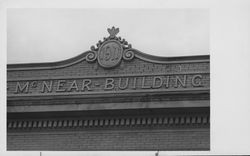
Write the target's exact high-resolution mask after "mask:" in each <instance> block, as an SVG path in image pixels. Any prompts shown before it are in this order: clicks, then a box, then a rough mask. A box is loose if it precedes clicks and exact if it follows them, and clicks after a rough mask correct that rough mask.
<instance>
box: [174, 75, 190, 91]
mask: <svg viewBox="0 0 250 156" xmlns="http://www.w3.org/2000/svg"><path fill="white" fill-rule="evenodd" d="M175 80H176V81H175V86H174V87H175V88H178V87H179V86H182V87H186V81H187V75H184V76H183V80H181V78H180V77H179V76H176V79H175ZM179 84H180V85H179Z"/></svg>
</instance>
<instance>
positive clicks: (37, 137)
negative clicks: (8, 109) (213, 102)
mask: <svg viewBox="0 0 250 156" xmlns="http://www.w3.org/2000/svg"><path fill="white" fill-rule="evenodd" d="M209 134H210V133H209V128H194V129H143V130H142V129H140V130H129V129H128V130H105V131H100V130H91V131H88V130H83V131H62V132H29V133H27V132H26V133H25V132H23V133H8V137H7V150H23V149H25V150H60V151H61V150H158V149H159V150H209V148H210V147H209V146H210V143H209V140H210V139H209V137H210V136H209Z"/></svg>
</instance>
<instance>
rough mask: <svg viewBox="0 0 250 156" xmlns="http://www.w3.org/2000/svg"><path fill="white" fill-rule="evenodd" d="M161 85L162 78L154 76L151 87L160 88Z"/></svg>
mask: <svg viewBox="0 0 250 156" xmlns="http://www.w3.org/2000/svg"><path fill="white" fill-rule="evenodd" d="M157 81H158V85H157ZM161 86H162V78H161V77H160V76H155V77H154V79H153V85H152V87H153V88H161Z"/></svg>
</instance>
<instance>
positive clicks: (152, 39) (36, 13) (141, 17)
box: [7, 9, 209, 63]
mask: <svg viewBox="0 0 250 156" xmlns="http://www.w3.org/2000/svg"><path fill="white" fill-rule="evenodd" d="M7 15H8V16H7V37H8V38H7V48H8V49H7V61H8V63H29V62H53V61H60V60H64V59H67V58H71V57H74V56H77V55H78V54H80V53H82V52H84V51H87V50H89V48H90V46H91V45H95V44H96V43H97V42H98V41H99V40H100V39H101V40H102V39H103V37H107V36H108V32H107V28H110V27H112V26H116V27H119V28H120V33H119V34H118V36H121V37H123V38H125V39H126V40H127V41H128V42H129V43H131V44H132V47H133V48H136V49H138V50H140V51H142V52H145V53H148V54H152V55H159V56H181V55H207V54H209V10H208V9H8V12H7Z"/></svg>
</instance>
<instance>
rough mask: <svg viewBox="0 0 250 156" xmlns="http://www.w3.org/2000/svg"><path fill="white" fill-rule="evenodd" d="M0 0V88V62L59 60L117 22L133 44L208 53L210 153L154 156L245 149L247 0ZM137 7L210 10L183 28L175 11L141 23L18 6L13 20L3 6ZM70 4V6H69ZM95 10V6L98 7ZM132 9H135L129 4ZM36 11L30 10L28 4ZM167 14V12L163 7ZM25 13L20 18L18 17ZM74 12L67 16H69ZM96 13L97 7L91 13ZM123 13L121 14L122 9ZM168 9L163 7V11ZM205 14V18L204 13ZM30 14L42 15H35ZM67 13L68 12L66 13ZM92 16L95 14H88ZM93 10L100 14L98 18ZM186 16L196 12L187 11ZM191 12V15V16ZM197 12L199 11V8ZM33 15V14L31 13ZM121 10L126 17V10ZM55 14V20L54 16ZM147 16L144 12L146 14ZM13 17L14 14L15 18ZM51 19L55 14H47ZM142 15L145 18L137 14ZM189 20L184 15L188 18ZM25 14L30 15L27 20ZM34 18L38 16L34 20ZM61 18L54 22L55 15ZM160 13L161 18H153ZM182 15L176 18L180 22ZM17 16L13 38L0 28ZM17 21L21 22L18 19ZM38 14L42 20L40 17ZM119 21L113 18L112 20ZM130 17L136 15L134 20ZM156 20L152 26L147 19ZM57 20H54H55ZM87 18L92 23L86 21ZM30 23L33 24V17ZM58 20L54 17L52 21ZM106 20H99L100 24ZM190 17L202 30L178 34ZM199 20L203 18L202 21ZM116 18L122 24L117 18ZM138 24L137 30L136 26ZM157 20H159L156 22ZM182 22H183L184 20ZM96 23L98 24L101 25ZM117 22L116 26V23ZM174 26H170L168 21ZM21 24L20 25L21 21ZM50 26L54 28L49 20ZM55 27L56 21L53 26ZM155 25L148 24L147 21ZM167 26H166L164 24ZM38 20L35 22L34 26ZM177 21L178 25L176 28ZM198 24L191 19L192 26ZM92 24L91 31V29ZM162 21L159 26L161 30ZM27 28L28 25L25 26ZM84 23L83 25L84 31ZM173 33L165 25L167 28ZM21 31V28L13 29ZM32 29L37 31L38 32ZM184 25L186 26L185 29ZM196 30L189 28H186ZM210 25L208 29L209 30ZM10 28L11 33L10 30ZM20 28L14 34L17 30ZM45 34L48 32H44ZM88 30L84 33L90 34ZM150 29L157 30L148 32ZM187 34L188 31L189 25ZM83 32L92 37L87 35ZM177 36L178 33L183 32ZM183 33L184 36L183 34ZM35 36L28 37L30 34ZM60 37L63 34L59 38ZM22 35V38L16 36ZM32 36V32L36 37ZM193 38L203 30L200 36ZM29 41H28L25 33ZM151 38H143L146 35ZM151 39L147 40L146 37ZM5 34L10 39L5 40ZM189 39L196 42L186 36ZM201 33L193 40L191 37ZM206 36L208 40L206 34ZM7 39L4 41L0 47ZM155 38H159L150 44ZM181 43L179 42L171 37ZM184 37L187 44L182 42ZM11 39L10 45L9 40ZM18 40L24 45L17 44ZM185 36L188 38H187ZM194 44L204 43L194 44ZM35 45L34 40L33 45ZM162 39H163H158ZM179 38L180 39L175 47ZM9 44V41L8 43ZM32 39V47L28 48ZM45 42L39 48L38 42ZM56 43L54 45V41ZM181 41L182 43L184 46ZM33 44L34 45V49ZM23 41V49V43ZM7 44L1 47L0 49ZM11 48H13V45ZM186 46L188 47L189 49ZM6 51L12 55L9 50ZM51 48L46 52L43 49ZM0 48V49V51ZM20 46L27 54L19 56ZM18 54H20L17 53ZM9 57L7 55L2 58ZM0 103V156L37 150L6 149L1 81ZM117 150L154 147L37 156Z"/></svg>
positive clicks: (249, 51) (166, 52)
mask: <svg viewBox="0 0 250 156" xmlns="http://www.w3.org/2000/svg"><path fill="white" fill-rule="evenodd" d="M4 1H5V3H1V2H0V22H1V23H0V34H1V35H0V50H1V57H0V62H1V63H0V65H1V66H0V67H1V70H0V72H1V74H0V76H1V81H0V86H6V64H7V63H22V62H23V63H29V62H47V61H49V62H50V61H59V60H63V59H67V58H70V57H74V56H76V55H78V54H80V53H82V52H84V51H86V50H88V49H89V47H90V46H91V45H93V44H96V42H97V41H98V40H99V39H102V38H103V37H105V36H107V35H108V33H107V31H106V28H107V27H110V26H113V25H115V26H118V27H120V33H119V35H120V36H122V37H123V38H125V39H126V40H127V41H128V42H129V43H131V44H132V45H133V47H134V48H136V49H138V50H140V51H142V52H145V53H148V54H154V55H162V56H172V55H173V56H174V55H183V54H180V53H183V52H185V53H186V52H187V53H188V55H189V54H191V53H199V54H202V53H204V54H209V53H210V56H211V59H210V60H211V62H210V63H211V151H208V152H193V151H190V152H178V151H176V152H160V156H167V155H180V154H192V155H195V154H198V155H201V154H206V155H208V154H217V155H218V154H219V155H220V154H227V155H228V154H229V155H231V154H248V155H249V154H250V148H249V147H250V133H249V132H250V121H249V120H250V113H249V112H250V96H249V92H250V90H249V88H250V81H249V80H250V61H249V56H250V44H249V43H250V1H248V0H240V1H239V0H220V1H218V0H126V1H125V0H121V1H119V0H105V1H103V0H85V1H82V0H68V1H67V0H35V1H34V0H8V1H7V0H4ZM41 7H42V8H143V9H147V10H148V9H149V8H150V9H153V10H158V11H159V10H160V11H162V10H166V9H169V8H171V9H173V10H175V11H176V9H174V8H179V9H180V10H183V8H209V21H208V20H206V19H204V22H202V18H200V20H198V19H199V18H198V17H197V18H196V19H195V20H188V21H189V22H190V25H189V27H188V26H187V27H182V26H181V25H178V23H181V21H182V22H183V18H184V17H183V18H177V17H181V14H180V13H179V15H178V16H177V14H175V15H176V17H175V18H176V19H178V20H176V21H169V20H173V19H175V18H168V19H167V20H168V21H167V20H166V18H164V17H162V18H156V19H154V18H151V21H150V20H148V19H147V20H145V19H141V18H138V20H139V21H140V22H137V23H133V25H132V24H131V23H130V24H129V22H128V23H127V22H125V21H129V20H130V18H131V19H133V20H135V19H134V18H133V17H135V16H137V17H138V16H139V15H140V14H139V13H138V14H137V13H136V14H132V13H131V16H132V15H133V16H132V17H130V18H129V19H127V18H126V19H123V18H121V19H120V18H118V19H112V18H111V17H108V18H111V19H109V20H108V21H104V20H101V21H100V19H98V18H96V17H97V16H95V17H94V16H93V17H92V18H89V17H88V19H89V21H87V22H86V21H84V23H83V22H81V21H82V19H83V17H80V15H81V16H87V15H85V14H84V15H83V14H79V13H77V12H80V11H81V10H82V9H79V10H77V11H73V12H71V13H69V12H62V14H61V13H60V12H59V11H57V12H54V13H53V14H54V15H52V14H49V13H52V12H53V10H54V9H52V12H51V11H50V12H47V15H46V16H47V18H46V16H45V15H43V14H42V13H41V12H40V13H39V12H37V13H34V12H33V13H32V14H34V15H32V14H27V12H26V11H24V12H23V13H22V14H21V13H18V14H20V18H17V14H15V13H14V12H12V14H13V16H12V18H11V17H9V16H10V13H9V14H8V15H9V16H8V18H7V8H41ZM66 10H68V9H66ZM74 10H75V9H74ZM97 10H99V9H97ZM136 10H138V9H136ZM35 11H37V9H35ZM167 11H168V12H169V10H167ZM25 12H26V16H27V18H26V20H25V19H24V18H25V16H24V14H25ZM74 12H75V14H78V15H77V16H74V17H72V19H71V18H70V15H73V14H74ZM95 14H97V15H98V13H95ZM121 14H122V13H121ZM171 14H174V13H166V14H165V17H167V16H170V15H171ZM205 14H206V13H204V14H203V15H204V16H208V15H205ZM35 15H39V16H42V15H43V16H45V17H40V18H38V17H34V16H35ZM66 15H67V16H66ZM93 15H94V14H93ZM102 15H103V14H102V13H99V16H102ZM185 15H190V18H191V17H193V18H194V15H195V13H188V14H186V13H185ZM196 15H197V14H196ZM198 15H199V16H202V14H200V13H199V14H198ZM32 16H33V19H32ZM126 16H128V15H127V14H126ZM59 17H60V18H59ZM149 17H150V16H149ZM15 18H16V19H17V20H15ZM54 18H57V20H53V19H54ZM144 18H145V17H144ZM190 18H189V19H190ZM31 19H32V20H31ZM40 19H41V20H40ZM59 19H61V20H59ZM159 19H162V20H159ZM181 19H182V20H181ZM10 20H11V21H12V22H18V21H19V22H18V23H17V24H16V25H12V27H13V29H14V32H12V35H14V34H16V36H15V35H14V36H15V37H17V38H16V39H14V38H13V37H10V36H9V35H11V33H10V32H8V39H7V31H6V30H7V28H8V29H9V31H10V30H11V29H10V27H11V26H9V25H8V26H7V25H6V24H7V22H8V24H9V23H10V22H11V21H10ZM21 20H24V21H23V22H21V23H20V21H21ZM44 20H45V21H44ZM115 20H118V21H119V22H116V23H115V24H114V23H112V21H115ZM138 20H137V21H138ZM154 20H158V22H159V23H158V25H157V26H159V27H157V29H156V28H155V26H156V24H154V23H152V21H154ZM59 21H60V22H61V23H60V22H59ZM90 21H91V22H92V23H91V22H90ZM32 22H33V23H32ZM57 22H58V23H57ZM104 22H106V25H105V24H104ZM195 22H201V23H203V24H204V26H205V27H207V28H205V27H203V26H202V25H200V29H198V28H197V30H199V31H202V29H204V30H206V31H203V32H204V34H207V35H208V36H207V38H206V37H205V36H206V35H202V34H201V33H198V32H197V34H196V35H195V36H192V35H194V34H195V33H194V34H193V33H190V34H188V32H186V33H184V32H185V31H186V30H187V29H192V25H196V24H195ZM205 22H208V24H206V23H205ZM122 23H123V24H122ZM141 23H143V24H144V25H143V28H141V27H139V26H138V27H137V25H140V24H141ZM162 23H164V24H165V25H163V24H162ZM184 23H185V22H184ZM102 24H103V25H102ZM118 24H119V25H118ZM171 24H173V25H171ZM25 25H27V27H25ZM56 25H57V27H56V28H55V27H53V26H56ZM58 25H59V26H58ZM148 25H155V26H154V29H152V26H148ZM166 25H167V26H166ZM40 26H42V27H41V28H38V27H40ZM178 26H180V27H181V28H180V31H177V27H178ZM196 26H198V25H196ZM94 27H95V28H96V29H92V28H94ZM160 27H161V28H160ZM27 28H28V29H29V30H30V32H28V31H29V30H27ZM87 28H88V29H87ZM172 28H173V29H174V31H169V29H170V30H171V29H172ZM20 29H23V30H20ZM38 29H39V30H38ZM185 29H186V30H185ZM192 30H193V32H195V29H192ZM208 30H209V32H208ZM15 31H16V32H15ZM20 31H21V32H20ZM48 32H49V33H48ZM90 32H91V33H90ZM155 32H157V33H155ZM190 32H191V31H190ZM86 33H90V34H91V36H87V35H86ZM182 34H183V35H182ZM184 34H185V35H184ZM34 35H35V36H34ZM61 35H62V36H61ZM21 36H22V39H20V37H21ZM36 36H39V37H36ZM199 36H203V37H204V38H201V37H199ZM30 37H31V38H32V39H31V38H30ZM149 37H150V38H149ZM152 37H154V38H152ZM10 38H12V39H13V41H10ZM188 38H193V39H195V40H188ZM198 38H199V39H200V40H199V41H198V40H196V39H198ZM207 39H209V42H210V43H209V42H206V40H207ZM7 41H8V46H7ZM156 41H158V42H156ZM177 41H181V42H177ZM185 41H186V42H185ZM11 42H12V43H11ZM20 42H22V43H24V44H23V45H22V44H21V43H20ZM187 42H190V44H189V43H187ZM198 42H200V43H203V44H200V43H199V44H198ZM35 43H36V44H35ZM162 43H164V44H162ZM191 43H192V44H191ZM176 44H180V45H176ZM11 45H13V46H11ZM34 45H35V46H34ZM45 45H46V46H45ZM54 45H55V46H54ZM185 45H189V46H187V47H185ZM33 46H34V47H33ZM26 47H29V48H26ZM7 48H8V50H7ZM14 48H15V49H14ZM191 49H192V50H191ZM11 51H12V53H11ZM48 51H50V53H49V54H46V53H47V52H48ZM2 52H3V53H2ZM23 52H27V53H26V54H20V53H23ZM18 53H19V54H18ZM7 55H8V57H7ZM0 93H1V98H0V100H1V102H0V103H1V105H0V123H1V128H0V137H1V138H2V139H0V155H1V156H16V155H18V156H39V152H38V151H35V152H19V151H16V152H6V88H5V87H0ZM121 153H123V154H124V155H122V156H125V155H132V156H144V155H146V156H147V155H150V156H154V155H153V153H154V152H152V153H146V152H139V153H137V152H133V153H131V152H120V153H119V154H118V153H117V152H116V153H114V152H110V153H101V154H100V152H99V153H98V152H94V153H93V152H92V153H89V152H73V153H72V152H44V153H43V156H52V155H53V156H59V155H60V156H61V155H62V156H80V155H86V156H99V155H107V156H117V155H121Z"/></svg>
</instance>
